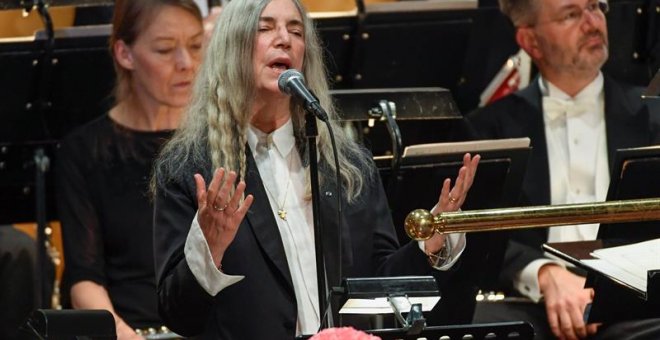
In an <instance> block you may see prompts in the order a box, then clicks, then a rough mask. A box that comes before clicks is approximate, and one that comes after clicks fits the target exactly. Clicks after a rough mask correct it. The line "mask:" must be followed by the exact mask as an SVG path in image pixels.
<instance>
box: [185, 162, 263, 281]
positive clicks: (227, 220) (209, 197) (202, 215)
mask: <svg viewBox="0 0 660 340" xmlns="http://www.w3.org/2000/svg"><path fill="white" fill-rule="evenodd" d="M236 177H237V176H236V172H234V171H230V172H229V173H226V171H225V169H224V168H220V169H218V170H216V171H215V173H214V174H213V178H212V179H211V183H210V184H209V186H208V189H207V187H206V183H205V182H204V178H203V177H202V176H201V175H200V174H195V185H196V187H197V206H198V211H197V222H198V223H199V226H200V227H201V229H202V232H203V233H204V238H206V242H207V243H208V245H209V250H210V251H211V256H212V257H213V262H214V263H215V265H216V267H218V268H220V264H221V263H222V256H223V255H224V253H225V250H226V249H227V247H229V244H231V242H232V241H233V240H234V237H235V236H236V232H237V231H238V227H239V226H240V224H241V222H242V221H243V218H245V214H246V213H247V211H248V209H249V208H250V205H252V201H253V200H254V198H253V196H252V195H248V196H247V197H245V200H243V202H241V198H242V197H243V192H244V191H245V182H244V181H240V182H239V183H238V185H236V188H235V190H234V193H233V194H231V189H232V188H233V187H234V182H235V181H236Z"/></svg>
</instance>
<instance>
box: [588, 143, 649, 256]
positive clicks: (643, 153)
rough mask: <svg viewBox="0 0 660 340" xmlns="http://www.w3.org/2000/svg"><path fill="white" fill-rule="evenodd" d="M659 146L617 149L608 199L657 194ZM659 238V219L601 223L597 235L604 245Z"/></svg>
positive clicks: (634, 197)
mask: <svg viewBox="0 0 660 340" xmlns="http://www.w3.org/2000/svg"><path fill="white" fill-rule="evenodd" d="M658 174H660V146H650V147H641V148H630V149H620V150H617V151H616V154H615V155H614V163H613V166H612V174H611V175H610V186H609V189H608V191H607V200H608V201H614V200H626V199H637V198H652V197H660V177H658ZM659 237H660V222H658V221H650V222H637V223H635V224H630V223H626V224H623V223H609V224H601V225H600V228H599V229H598V238H599V239H602V240H603V241H606V243H607V244H606V246H613V245H616V244H622V243H634V242H640V241H645V240H649V239H653V238H659Z"/></svg>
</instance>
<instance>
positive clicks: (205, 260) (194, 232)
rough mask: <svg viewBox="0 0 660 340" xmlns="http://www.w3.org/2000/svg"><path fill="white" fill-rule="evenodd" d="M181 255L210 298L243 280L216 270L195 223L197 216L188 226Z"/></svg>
mask: <svg viewBox="0 0 660 340" xmlns="http://www.w3.org/2000/svg"><path fill="white" fill-rule="evenodd" d="M183 253H184V255H185V257H186V262H188V266H189V267H190V271H191V272H192V273H193V275H194V276H195V279H197V282H198V283H199V284H200V286H202V288H204V290H205V291H206V292H207V293H209V295H211V296H215V295H216V294H218V293H219V292H220V291H221V290H223V289H225V288H227V287H229V286H231V285H233V284H234V283H236V282H238V281H241V280H243V278H245V276H243V275H227V274H225V273H223V272H222V271H220V270H218V268H216V266H215V263H214V262H213V257H211V250H210V249H209V245H208V243H207V242H206V238H204V233H203V232H202V228H201V227H200V226H199V222H197V214H195V217H194V218H193V221H192V224H191V225H190V231H189V232H188V237H187V238H186V244H185V246H184V249H183Z"/></svg>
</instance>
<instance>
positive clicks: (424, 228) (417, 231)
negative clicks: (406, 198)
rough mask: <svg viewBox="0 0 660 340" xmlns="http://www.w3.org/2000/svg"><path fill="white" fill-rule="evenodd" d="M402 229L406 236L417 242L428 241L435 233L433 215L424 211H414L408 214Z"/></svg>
mask: <svg viewBox="0 0 660 340" xmlns="http://www.w3.org/2000/svg"><path fill="white" fill-rule="evenodd" d="M404 227H405V228H406V233H407V234H408V236H409V237H410V238H411V239H413V240H417V241H422V240H428V239H430V238H431V236H433V234H434V233H435V227H434V219H433V215H432V214H431V213H430V212H429V211H428V210H424V209H416V210H413V211H412V212H411V213H409V214H408V216H406V220H405V222H404Z"/></svg>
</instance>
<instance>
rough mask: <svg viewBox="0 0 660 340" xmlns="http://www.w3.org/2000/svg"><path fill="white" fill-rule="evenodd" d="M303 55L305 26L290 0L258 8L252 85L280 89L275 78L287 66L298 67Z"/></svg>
mask: <svg viewBox="0 0 660 340" xmlns="http://www.w3.org/2000/svg"><path fill="white" fill-rule="evenodd" d="M304 57H305V27H304V24H303V19H302V17H301V15H300V12H298V8H297V7H296V5H295V4H294V3H293V2H292V1H291V0H273V1H271V2H270V3H269V4H268V5H267V6H266V7H265V8H264V10H263V12H261V16H260V18H259V27H258V30H257V35H256V39H255V47H254V54H253V56H252V62H253V67H254V77H255V79H254V81H255V88H256V90H257V92H258V93H260V92H261V93H263V91H266V92H271V93H278V94H279V93H280V91H279V89H278V86H277V79H278V77H279V76H280V74H281V73H282V72H284V71H285V70H287V69H289V68H295V69H298V70H300V69H301V68H302V66H303V61H304Z"/></svg>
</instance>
